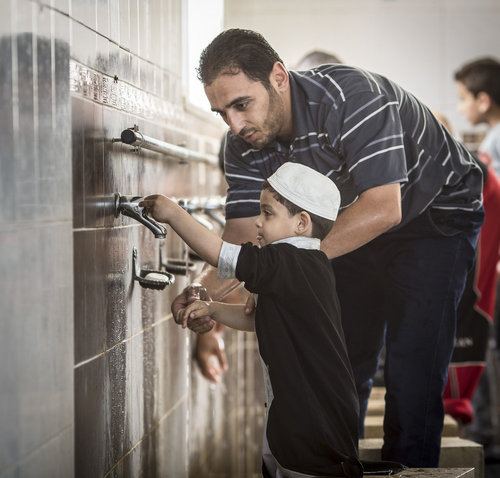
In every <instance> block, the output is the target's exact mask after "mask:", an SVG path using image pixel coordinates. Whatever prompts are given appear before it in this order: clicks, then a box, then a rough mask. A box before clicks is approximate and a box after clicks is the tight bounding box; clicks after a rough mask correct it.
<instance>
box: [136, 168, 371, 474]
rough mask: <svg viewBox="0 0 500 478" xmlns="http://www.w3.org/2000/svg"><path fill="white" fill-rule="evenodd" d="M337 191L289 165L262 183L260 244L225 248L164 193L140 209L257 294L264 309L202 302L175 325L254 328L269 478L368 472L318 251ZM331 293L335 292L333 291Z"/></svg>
mask: <svg viewBox="0 0 500 478" xmlns="http://www.w3.org/2000/svg"><path fill="white" fill-rule="evenodd" d="M339 204H340V195H339V192H338V189H337V187H336V186H335V184H334V183H333V182H332V181H330V180H329V179H328V178H327V177H325V176H323V175H322V174H320V173H318V172H317V171H314V170H313V169H311V168H308V167H307V166H303V165H301V164H296V163H284V164H283V165H282V166H281V167H280V168H279V169H278V170H277V171H276V172H275V173H274V174H273V175H272V176H271V177H269V178H268V180H267V181H266V182H264V184H263V189H262V192H261V193H260V215H259V216H258V218H257V220H256V221H255V226H254V228H255V231H254V235H255V236H257V238H258V243H259V246H255V245H252V243H250V242H248V243H246V244H243V245H235V244H230V243H227V242H224V241H222V239H221V238H220V237H219V236H217V235H216V234H215V233H213V232H211V231H209V230H208V229H205V228H204V227H203V226H201V225H200V224H199V223H197V222H196V221H195V220H194V219H193V218H191V216H190V215H189V214H188V213H186V212H185V211H184V210H183V209H182V208H180V207H179V206H178V205H177V204H175V203H174V202H172V201H170V200H169V199H168V198H166V197H165V196H161V195H154V196H148V197H146V198H145V199H144V200H143V202H142V203H141V204H140V205H141V206H144V207H145V208H146V210H148V211H150V214H151V215H152V216H153V217H154V218H155V219H156V220H158V221H160V222H165V223H168V224H170V226H171V227H172V228H173V229H174V230H175V231H176V232H177V233H178V234H179V235H180V237H181V238H182V239H184V240H185V241H186V242H187V244H188V245H189V247H191V249H193V250H194V251H195V252H196V253H197V254H198V255H199V256H200V257H202V258H203V259H204V260H206V261H207V262H208V263H209V264H211V265H212V266H217V267H218V276H219V277H221V278H233V277H236V278H238V280H240V281H244V283H245V288H246V289H248V290H249V291H250V292H252V293H254V294H258V301H257V309H256V311H255V312H254V313H252V314H250V315H246V314H245V312H244V304H241V305H238V304H224V303H221V302H211V301H203V300H196V301H194V302H192V303H191V304H190V305H188V306H187V307H186V308H185V309H180V310H178V311H177V315H176V321H177V322H178V323H181V324H183V326H184V327H185V324H186V323H187V320H188V318H191V319H193V318H197V317H204V316H210V317H212V318H213V319H215V320H216V321H217V322H219V323H222V324H224V325H226V326H229V327H232V328H235V329H238V330H246V331H254V330H255V331H256V333H257V339H258V343H259V353H260V355H261V360H262V369H263V373H264V383H265V384H266V406H267V420H266V431H265V434H264V443H263V474H264V476H265V477H271V476H272V477H275V476H276V477H278V476H279V477H285V476H290V477H292V476H293V477H296V478H298V477H299V476H300V477H304V478H307V477H310V476H318V475H321V476H349V477H358V476H362V475H363V468H362V465H361V464H360V462H359V460H358V458H357V456H358V430H357V423H358V415H359V403H358V399H357V394H356V387H355V384H354V377H353V375H352V370H351V366H350V363H349V360H348V358H347V349H346V345H345V340H344V334H343V332H342V326H341V321H340V307H339V303H338V298H337V295H336V294H335V293H334V291H335V278H334V275H333V272H332V269H331V267H330V263H329V261H328V258H327V257H326V255H325V254H324V253H323V252H321V251H320V250H319V247H320V240H321V239H322V238H324V237H325V236H326V234H327V233H328V232H329V230H330V229H331V227H332V225H333V222H334V220H335V218H336V217H337V212H338V207H339ZM332 291H333V292H332Z"/></svg>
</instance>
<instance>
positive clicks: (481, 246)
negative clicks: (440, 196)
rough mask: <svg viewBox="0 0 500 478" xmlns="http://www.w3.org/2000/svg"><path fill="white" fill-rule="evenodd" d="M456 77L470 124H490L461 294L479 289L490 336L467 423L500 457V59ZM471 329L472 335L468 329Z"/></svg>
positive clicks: (479, 308)
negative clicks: (466, 283) (470, 270)
mask: <svg viewBox="0 0 500 478" xmlns="http://www.w3.org/2000/svg"><path fill="white" fill-rule="evenodd" d="M455 80H456V85H457V88H458V94H459V98H460V100H459V104H458V109H459V111H460V112H461V113H462V114H463V115H464V117H465V118H466V119H467V120H468V121H469V122H470V123H471V125H473V126H475V125H478V124H481V123H486V124H487V125H488V126H489V130H488V131H487V133H486V136H485V138H484V139H483V141H482V142H481V144H480V145H479V148H478V151H477V155H478V158H479V160H480V161H479V162H480V163H483V165H482V169H483V179H484V187H483V203H484V211H485V220H484V224H483V226H482V228H481V232H480V236H479V243H478V259H477V261H478V266H477V277H476V280H475V281H474V283H473V284H472V286H473V287H472V286H470V287H466V292H464V297H463V298H462V302H464V298H466V297H467V294H466V293H467V291H469V292H474V291H479V296H478V297H477V301H476V302H475V303H474V311H475V312H478V313H479V314H480V315H482V316H484V317H485V318H486V319H487V321H486V322H487V323H486V326H487V330H486V331H484V332H482V335H484V336H485V339H484V347H483V348H484V354H485V355H486V369H485V371H484V373H482V375H480V376H481V378H480V379H479V383H478V385H477V388H476V387H473V388H472V389H471V390H472V391H474V390H475V391H474V395H473V396H472V400H471V404H472V409H473V410H471V411H470V412H469V415H470V418H469V419H468V420H466V421H465V423H468V422H469V421H470V420H472V418H474V419H473V421H472V423H471V424H470V426H469V428H468V430H467V437H468V438H470V439H472V440H474V441H476V442H478V443H481V444H482V445H483V446H484V454H485V459H486V460H490V459H492V460H498V459H499V458H500V424H499V419H498V412H497V409H498V404H499V403H500V397H499V396H498V390H499V387H498V383H499V380H500V376H499V375H498V370H499V364H500V354H499V343H500V340H499V338H500V334H499V331H500V328H499V324H498V309H499V308H498V299H497V283H498V271H499V270H500V268H499V265H500V262H499V258H500V222H499V221H498V216H499V214H500V179H499V177H500V62H498V61H496V60H494V59H492V58H481V59H478V60H475V61H472V62H469V63H467V64H465V65H463V66H462V67H461V68H460V69H459V70H458V71H457V72H456V73H455ZM472 289H474V290H472ZM469 297H471V294H469ZM495 310H496V312H495ZM488 322H489V323H488ZM495 328H496V334H495V339H496V342H497V343H496V344H495V343H494V342H495V340H488V339H489V337H491V335H492V333H493V332H494V331H495ZM482 329H484V326H483V325H482V323H476V324H474V336H475V337H478V338H479V337H482V335H479V334H480V331H482ZM467 333H468V335H471V333H470V332H469V331H467ZM492 338H493V337H492ZM475 340H476V339H475ZM481 358H483V360H482V362H479V361H478V360H477V358H476V359H475V360H471V358H470V357H468V356H467V357H465V356H464V357H463V359H464V362H465V359H468V360H467V362H468V367H469V368H473V367H474V368H476V369H477V368H478V367H480V370H479V374H481V372H482V369H483V368H484V355H482V357H481ZM478 363H479V364H480V365H479V366H478V365H477V364H478ZM471 364H472V365H471ZM463 368H464V369H465V368H466V367H463ZM452 373H454V372H453V369H452V368H451V369H450V375H451V374H452ZM465 374H466V372H462V376H461V377H460V376H459V375H457V377H460V381H463V382H464V383H466V382H467V380H466V379H467V378H470V377H467V375H465ZM476 375H477V372H476ZM460 381H459V383H460ZM476 383H477V382H476ZM470 393H472V392H470ZM474 415H475V416H474Z"/></svg>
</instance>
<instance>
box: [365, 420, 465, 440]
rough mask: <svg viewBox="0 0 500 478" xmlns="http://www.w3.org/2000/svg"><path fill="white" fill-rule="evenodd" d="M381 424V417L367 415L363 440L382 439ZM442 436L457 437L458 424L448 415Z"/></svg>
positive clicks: (382, 430) (382, 421)
mask: <svg viewBox="0 0 500 478" xmlns="http://www.w3.org/2000/svg"><path fill="white" fill-rule="evenodd" d="M383 423H384V417H383V416H382V415H367V416H366V417H365V438H382V437H383V436H384V429H383ZM443 436H445V437H456V436H458V423H457V422H456V420H455V419H454V418H453V417H452V416H450V415H445V416H444V423H443Z"/></svg>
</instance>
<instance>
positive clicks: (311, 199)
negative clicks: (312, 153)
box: [267, 163, 340, 221]
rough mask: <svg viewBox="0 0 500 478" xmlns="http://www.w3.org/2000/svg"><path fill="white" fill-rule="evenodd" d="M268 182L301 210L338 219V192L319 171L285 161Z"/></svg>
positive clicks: (329, 180) (333, 184) (330, 181)
mask: <svg viewBox="0 0 500 478" xmlns="http://www.w3.org/2000/svg"><path fill="white" fill-rule="evenodd" d="M267 181H268V183H269V184H270V185H271V186H272V187H273V189H274V190H275V191H276V192H277V193H279V194H280V195H281V196H283V197H284V198H285V199H288V200H289V201H290V202H292V203H293V204H295V205H297V206H299V207H301V208H303V209H304V211H307V212H309V213H312V214H316V215H317V216H320V217H324V218H326V219H330V220H332V221H334V220H335V219H336V218H337V212H338V210H339V206H340V192H339V190H338V188H337V186H336V185H335V183H334V182H333V181H332V180H331V179H329V178H327V177H326V176H325V175H323V174H321V173H319V172H318V171H315V170H314V169H312V168H309V167H308V166H304V165H303V164H299V163H285V164H283V165H282V166H280V167H279V168H278V169H277V170H276V171H275V172H274V174H273V175H272V176H270V177H269V178H268V179H267Z"/></svg>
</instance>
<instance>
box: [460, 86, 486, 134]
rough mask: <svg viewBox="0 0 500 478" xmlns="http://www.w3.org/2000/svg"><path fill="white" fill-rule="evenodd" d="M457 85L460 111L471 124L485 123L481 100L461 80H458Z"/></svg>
mask: <svg viewBox="0 0 500 478" xmlns="http://www.w3.org/2000/svg"><path fill="white" fill-rule="evenodd" d="M456 85H457V89H458V97H459V101H458V111H459V112H460V113H462V114H463V115H464V117H465V119H466V120H467V121H468V122H469V123H470V124H471V125H477V124H480V123H483V122H484V121H485V120H484V118H483V115H482V112H481V111H482V109H481V101H480V100H479V99H478V98H476V97H475V96H474V95H473V94H472V93H471V91H469V90H468V89H467V88H466V87H465V85H464V84H463V83H461V82H460V81H457V82H456Z"/></svg>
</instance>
